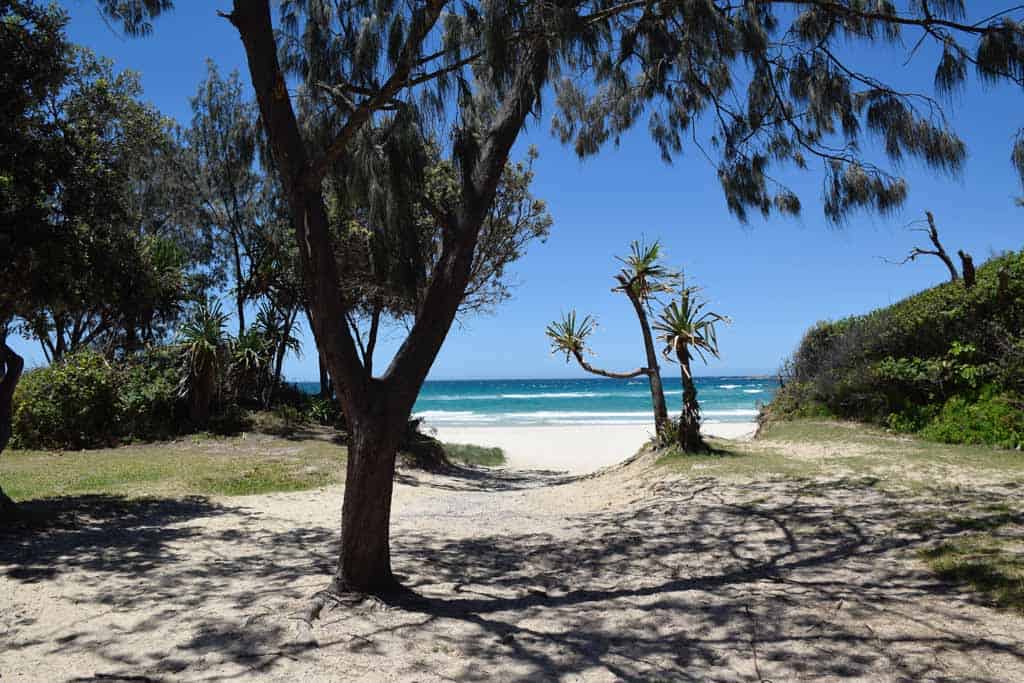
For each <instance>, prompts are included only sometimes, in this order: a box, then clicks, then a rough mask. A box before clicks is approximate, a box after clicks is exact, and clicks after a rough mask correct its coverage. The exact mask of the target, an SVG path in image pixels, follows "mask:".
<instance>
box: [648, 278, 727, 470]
mask: <svg viewBox="0 0 1024 683" xmlns="http://www.w3.org/2000/svg"><path fill="white" fill-rule="evenodd" d="M720 323H726V324H728V323H729V319H728V318H727V317H725V316H724V315H721V314H720V313H715V312H714V311H709V310H707V302H706V301H704V300H702V299H701V298H700V294H699V292H698V290H697V289H696V288H695V287H688V286H686V284H685V283H683V282H682V278H681V277H680V288H679V292H678V294H677V295H676V297H675V298H674V299H673V300H672V301H670V302H669V304H668V305H667V306H666V307H665V308H664V310H663V311H662V312H661V315H660V316H659V317H658V320H657V322H655V323H654V329H655V331H657V332H658V339H659V340H661V341H662V342H664V344H665V346H664V348H663V350H662V353H663V354H664V355H665V357H666V358H668V359H670V360H674V361H675V362H677V363H678V364H679V373H680V379H681V380H682V385H683V410H682V413H681V414H680V416H679V425H678V431H677V434H676V435H675V436H676V440H677V441H678V443H679V447H680V448H682V449H683V451H684V452H686V453H696V452H699V451H703V450H706V449H707V446H706V445H705V443H704V441H703V439H702V438H701V435H700V404H699V403H698V402H697V385H696V383H695V382H694V381H693V371H692V369H691V367H690V364H691V362H692V361H693V358H694V354H696V355H697V356H698V357H699V358H700V359H701V361H702V362H704V363H705V364H706V363H707V356H713V357H715V358H718V333H717V331H716V329H715V326H716V325H718V324H720Z"/></svg>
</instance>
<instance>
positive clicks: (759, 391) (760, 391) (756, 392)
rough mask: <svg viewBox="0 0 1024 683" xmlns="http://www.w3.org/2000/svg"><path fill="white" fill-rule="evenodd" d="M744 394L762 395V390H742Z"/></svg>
mask: <svg viewBox="0 0 1024 683" xmlns="http://www.w3.org/2000/svg"><path fill="white" fill-rule="evenodd" d="M743 393H744V394H763V393H764V389H744V390H743Z"/></svg>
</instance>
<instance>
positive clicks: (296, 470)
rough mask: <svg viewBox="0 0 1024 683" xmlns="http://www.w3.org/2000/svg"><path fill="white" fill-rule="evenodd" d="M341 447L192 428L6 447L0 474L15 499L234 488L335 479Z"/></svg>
mask: <svg viewBox="0 0 1024 683" xmlns="http://www.w3.org/2000/svg"><path fill="white" fill-rule="evenodd" d="M344 463H345V448H344V447H342V446H338V445H336V444H334V443H332V442H331V441H330V440H329V439H327V438H323V437H321V436H316V437H311V438H305V439H302V440H286V439H281V438H277V437H272V436H267V435H262V434H247V435H244V436H239V437H221V438H218V437H209V436H205V435H204V436H196V437H189V438H186V439H183V440H179V441H174V442H167V443H160V444H148V445H144V446H143V445H140V446H125V447H121V448H107V449H99V450H90V451H52V452H51V451H9V452H6V453H4V454H3V457H0V482H2V485H3V487H4V491H5V492H7V494H8V495H10V496H11V497H12V498H13V499H14V500H16V501H17V500H30V499H35V498H48V497H53V496H65V495H80V494H112V495H125V496H142V495H145V496H186V495H225V496H239V495H250V494H255V493H269V492H272V491H298V490H302V489H310V488H317V487H321V486H327V485H330V484H335V483H339V482H340V481H342V479H343V477H344Z"/></svg>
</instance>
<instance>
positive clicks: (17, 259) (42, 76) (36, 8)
mask: <svg viewBox="0 0 1024 683" xmlns="http://www.w3.org/2000/svg"><path fill="white" fill-rule="evenodd" d="M66 23H67V17H66V16H65V14H64V13H63V12H61V11H60V10H59V9H58V8H57V7H56V6H53V5H48V6H42V5H40V4H37V3H34V2H29V1H18V0H0V55H3V57H4V68H3V69H0V254H3V259H4V263H3V264H2V267H0V454H2V453H3V451H4V449H5V448H6V447H7V443H8V441H9V440H10V437H11V417H12V408H13V405H12V402H13V398H14V391H15V389H16V388H17V385H18V380H19V379H20V377H21V372H22V369H23V368H24V365H25V363H24V359H23V358H22V357H21V356H20V355H18V354H17V353H15V352H14V350H13V349H11V347H10V346H8V345H7V335H8V333H9V331H10V326H11V323H12V320H13V319H14V317H15V316H17V315H19V314H21V313H23V312H24V311H25V310H26V309H30V308H32V307H34V306H36V305H38V302H39V301H40V300H42V299H44V298H45V297H47V296H48V295H51V294H52V292H53V290H52V289H48V288H46V287H45V286H42V285H40V284H39V283H41V282H44V281H45V276H46V274H47V273H49V272H50V271H51V269H52V268H54V267H59V263H60V259H61V257H62V256H63V255H64V254H65V251H66V250H67V249H71V248H73V245H69V244H67V243H66V242H65V241H64V240H62V239H61V238H62V235H61V234H60V230H59V226H55V225H52V224H51V223H50V222H49V221H48V220H47V219H48V208H47V198H48V197H49V196H50V195H51V194H52V193H53V191H54V189H55V187H56V186H57V183H58V178H59V169H60V167H61V162H62V159H61V155H60V154H59V149H57V148H55V147H54V146H53V145H52V144H51V140H52V130H51V126H50V124H49V122H48V120H47V117H46V114H45V111H44V106H43V103H44V102H45V101H47V99H49V98H51V97H53V96H54V94H55V93H56V92H57V91H58V90H59V89H60V88H61V86H62V85H63V83H64V81H65V79H66V78H67V65H66V60H65V55H66V51H67V49H68V46H67V43H66V42H65V39H64V34H63V29H64V25H65V24H66ZM14 510H15V508H14V503H13V501H12V500H11V499H10V498H9V497H8V496H7V495H6V494H5V493H4V492H3V489H2V488H0V520H2V519H4V518H7V517H10V516H11V515H13V514H14Z"/></svg>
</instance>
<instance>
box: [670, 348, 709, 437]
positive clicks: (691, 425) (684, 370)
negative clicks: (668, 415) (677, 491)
mask: <svg viewBox="0 0 1024 683" xmlns="http://www.w3.org/2000/svg"><path fill="white" fill-rule="evenodd" d="M676 353H677V358H678V359H679V374H680V375H681V380H682V384H683V412H682V414H680V416H679V433H678V441H679V447H680V448H682V449H683V452H685V453H698V452H700V451H703V450H706V449H707V446H706V445H705V444H704V440H703V439H701V436H700V404H699V403H698V402H697V386H696V385H695V384H694V383H693V375H692V374H690V351H689V349H687V348H686V347H685V346H683V347H680V349H679V350H678V351H677V352H676Z"/></svg>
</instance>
